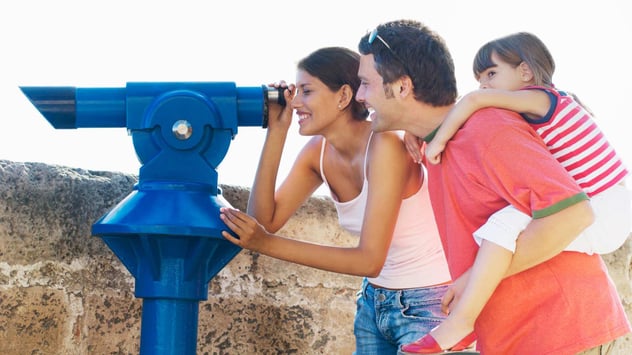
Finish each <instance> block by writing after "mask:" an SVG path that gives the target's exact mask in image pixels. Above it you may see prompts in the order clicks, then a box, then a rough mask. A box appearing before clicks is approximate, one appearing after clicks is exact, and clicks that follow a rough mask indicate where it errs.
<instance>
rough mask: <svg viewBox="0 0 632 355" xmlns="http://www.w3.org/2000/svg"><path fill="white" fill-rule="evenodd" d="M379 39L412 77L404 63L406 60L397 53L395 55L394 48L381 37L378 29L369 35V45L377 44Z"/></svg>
mask: <svg viewBox="0 0 632 355" xmlns="http://www.w3.org/2000/svg"><path fill="white" fill-rule="evenodd" d="M376 38H377V39H379V40H380V42H382V44H383V45H384V47H386V49H388V51H389V52H390V53H391V54H392V55H393V57H395V59H397V60H398V61H399V62H400V63H401V64H402V66H403V67H404V70H405V71H406V73H408V75H410V72H409V71H408V67H407V66H406V62H404V60H403V59H402V58H400V56H398V55H397V53H395V51H394V50H393V48H391V46H390V44H388V43H387V42H386V41H385V40H384V38H382V36H380V35H379V33H377V27H376V28H374V29H373V31H371V33H370V34H369V40H368V42H369V44H370V45H373V42H375V39H376Z"/></svg>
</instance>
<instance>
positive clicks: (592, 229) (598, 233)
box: [474, 185, 632, 254]
mask: <svg viewBox="0 0 632 355" xmlns="http://www.w3.org/2000/svg"><path fill="white" fill-rule="evenodd" d="M590 203H591V205H592V208H593V211H594V213H595V222H594V223H593V224H592V225H590V226H589V227H588V228H586V229H585V230H584V231H583V232H582V233H581V234H580V235H579V236H578V237H577V238H576V239H575V240H574V241H573V242H571V244H569V245H568V246H567V247H566V249H564V250H567V251H578V252H582V253H587V254H593V253H597V254H608V253H611V252H613V251H615V250H617V249H618V248H619V247H621V245H623V243H625V241H626V240H627V238H628V237H629V236H630V232H631V229H632V193H631V192H630V190H628V189H627V188H626V187H625V186H623V185H615V186H613V187H611V188H609V189H608V190H606V191H603V192H600V193H599V194H598V195H596V196H594V197H593V198H591V200H590ZM530 221H531V217H530V216H529V215H526V214H524V213H522V212H520V211H518V210H517V209H516V208H514V207H513V206H511V205H509V206H507V207H505V208H503V209H501V210H500V211H497V212H496V213H494V214H493V215H491V216H490V217H489V219H488V220H487V222H486V223H485V224H484V225H483V226H481V227H480V228H479V229H477V230H476V231H475V232H474V240H476V242H477V243H478V244H479V245H480V244H481V242H482V240H483V239H485V240H489V241H491V242H493V243H495V244H498V245H500V246H501V247H503V248H505V249H508V250H510V251H511V252H514V251H515V250H516V239H518V235H520V233H521V232H522V231H523V230H524V229H525V228H526V227H527V224H529V222H530Z"/></svg>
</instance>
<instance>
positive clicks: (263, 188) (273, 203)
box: [248, 85, 322, 232]
mask: <svg viewBox="0 0 632 355" xmlns="http://www.w3.org/2000/svg"><path fill="white" fill-rule="evenodd" d="M294 90H295V88H294V86H293V85H290V87H289V90H286V91H285V92H284V95H285V99H286V101H287V102H288V103H289V102H291V98H292V95H293V93H294ZM269 117H270V119H269V122H268V129H267V132H266V139H265V142H264V144H263V148H262V150H261V157H260V159H259V165H258V167H257V172H256V174H255V179H254V182H253V185H252V188H251V191H250V196H249V199H248V213H249V214H250V215H252V216H254V217H255V218H257V219H258V221H259V222H260V223H261V224H262V225H263V226H264V227H265V228H266V229H267V230H269V231H272V232H275V231H277V230H279V229H280V228H281V227H282V226H283V225H284V224H285V223H286V222H287V220H288V219H289V218H290V216H292V214H293V213H294V212H295V211H296V210H297V209H298V208H299V207H300V206H301V204H303V202H305V200H306V199H307V198H308V197H309V196H310V195H311V194H312V193H313V192H314V191H315V190H316V188H318V186H319V185H320V184H321V183H322V181H321V180H320V176H318V175H317V173H316V172H315V171H314V169H313V164H314V162H313V159H317V157H315V156H314V149H316V147H315V144H316V143H317V142H315V141H314V140H312V141H310V142H309V143H308V144H307V145H306V146H305V147H304V148H303V149H302V150H301V152H300V153H299V155H298V156H297V158H296V161H295V162H294V164H293V166H292V169H291V170H290V173H289V174H288V176H287V177H286V178H285V180H284V182H283V184H282V185H281V186H280V187H279V190H278V191H275V189H276V181H277V174H278V171H279V165H280V162H281V157H282V154H283V149H284V146H285V141H286V138H287V134H288V129H289V127H290V124H291V122H292V108H291V107H290V105H289V104H288V105H287V106H285V107H280V106H279V105H276V104H272V105H270V112H269Z"/></svg>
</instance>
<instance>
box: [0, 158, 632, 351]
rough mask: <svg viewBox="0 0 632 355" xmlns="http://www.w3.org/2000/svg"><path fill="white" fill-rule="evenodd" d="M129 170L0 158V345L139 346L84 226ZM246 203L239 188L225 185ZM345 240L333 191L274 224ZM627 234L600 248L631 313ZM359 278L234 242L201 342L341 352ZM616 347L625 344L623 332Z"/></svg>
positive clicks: (108, 264) (116, 193)
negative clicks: (615, 246)
mask: <svg viewBox="0 0 632 355" xmlns="http://www.w3.org/2000/svg"><path fill="white" fill-rule="evenodd" d="M135 182H136V176H133V175H127V174H121V173H114V172H96V171H88V170H83V169H72V168H67V167H61V166H51V165H45V164H40V163H17V162H10V161H2V160H0V354H20V355H22V354H71V355H74V354H138V352H139V349H140V344H139V341H140V316H141V305H142V302H141V300H140V299H136V298H135V297H134V278H133V277H132V276H131V275H130V273H129V272H128V271H127V269H126V268H125V267H124V266H123V265H122V264H121V263H120V262H119V260H118V258H117V257H116V256H115V255H114V254H113V253H112V252H111V250H110V249H109V248H108V247H107V246H106V245H105V244H104V243H103V242H102V241H101V239H100V238H98V237H94V236H91V233H90V229H91V225H92V223H94V222H95V221H96V220H97V219H98V218H99V217H101V216H102V215H103V214H105V213H106V212H107V211H108V210H109V209H110V208H112V207H113V206H114V205H115V204H117V203H118V202H119V201H120V200H122V199H123V197H125V196H126V195H127V194H128V193H129V192H130V191H131V189H132V186H133V184H134V183H135ZM222 188H223V195H224V197H225V198H226V199H227V200H228V201H229V202H230V203H231V204H232V205H233V206H235V207H237V208H240V209H245V204H246V201H247V196H248V189H246V188H243V187H234V186H222ZM280 233H282V234H283V235H286V236H290V237H296V238H302V239H307V240H312V241H318V242H321V243H332V244H340V245H352V244H353V243H354V240H353V238H352V237H351V236H349V235H348V234H346V233H344V231H343V230H342V229H340V228H339V226H338V224H337V222H336V215H335V210H334V208H333V205H332V204H331V201H330V200H328V199H327V198H324V197H314V198H311V199H310V200H309V201H308V203H307V204H306V205H305V206H304V207H303V208H301V209H300V210H299V211H298V212H297V214H296V215H295V216H294V217H293V218H292V219H291V220H290V222H289V223H288V224H287V225H286V227H284V229H283V230H282V231H281V232H280ZM631 255H632V249H631V246H630V243H627V244H626V245H625V246H624V247H622V248H621V249H620V250H618V251H617V252H615V253H613V254H611V255H607V256H605V257H604V259H605V260H606V262H607V263H608V267H609V268H610V272H611V275H612V277H613V279H614V280H615V283H616V285H617V288H618V290H619V292H620V295H621V297H622V299H623V303H624V305H625V307H626V309H627V311H628V314H629V315H631V316H632V308H631V302H632V289H631V288H632V286H631V283H630V263H631ZM359 283H360V278H358V277H351V276H344V275H338V274H334V273H328V272H324V271H319V270H314V269H311V268H307V267H302V266H298V265H293V264H289V263H286V262H283V261H279V260H275V259H272V258H269V257H266V256H262V255H258V254H256V253H252V252H249V251H241V252H240V253H239V254H238V255H237V256H236V257H235V258H234V259H233V260H232V261H231V262H230V263H229V264H228V265H227V266H226V267H225V268H224V269H223V270H222V271H221V272H220V273H219V274H217V275H216V276H215V277H214V278H213V279H212V280H211V282H210V284H209V294H208V300H206V301H201V302H200V304H199V325H198V343H197V353H198V354H350V353H351V352H352V351H353V347H354V346H353V334H352V324H353V314H354V311H355V304H354V299H355V293H356V289H357V287H358V286H359ZM615 350H616V352H615V354H628V353H632V339H623V340H622V341H620V342H619V343H618V344H617V349H615Z"/></svg>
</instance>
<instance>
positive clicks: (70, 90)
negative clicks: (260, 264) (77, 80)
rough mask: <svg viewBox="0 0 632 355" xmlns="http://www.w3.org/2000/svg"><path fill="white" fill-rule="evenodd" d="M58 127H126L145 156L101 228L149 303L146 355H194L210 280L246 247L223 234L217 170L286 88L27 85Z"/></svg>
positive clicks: (95, 229)
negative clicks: (240, 132)
mask: <svg viewBox="0 0 632 355" xmlns="http://www.w3.org/2000/svg"><path fill="white" fill-rule="evenodd" d="M21 90H22V92H23V93H24V94H25V95H26V96H27V97H28V98H29V100H30V101H31V103H33V105H34V106H35V107H36V108H37V109H38V110H39V111H40V112H41V113H42V115H43V116H44V117H45V118H46V119H47V120H48V121H49V122H50V123H51V124H52V126H53V127H54V128H57V129H75V128H104V127H125V128H127V130H128V132H129V134H130V135H131V136H132V140H133V144H134V149H135V151H136V154H137V156H138V159H139V161H140V162H141V164H142V165H141V168H140V172H139V179H138V182H137V183H136V184H135V185H134V188H133V191H132V192H131V193H130V194H129V195H128V196H127V197H125V198H124V199H123V200H122V201H121V202H119V203H118V204H117V205H116V206H115V207H114V208H113V209H112V210H110V211H109V212H108V213H106V214H105V215H104V216H102V217H101V218H100V219H99V220H98V221H96V222H95V223H94V224H93V226H92V234H93V235H95V236H98V237H100V238H102V239H103V241H104V242H105V243H106V244H107V245H108V247H109V248H110V249H111V250H112V251H113V252H114V253H115V254H116V255H117V257H118V258H119V259H120V260H121V262H122V263H123V264H124V265H125V267H126V268H127V269H128V270H129V272H130V273H131V274H132V275H133V276H134V278H135V281H136V284H135V296H136V297H137V298H142V299H143V310H142V319H141V341H140V353H141V354H143V355H144V354H147V355H149V354H151V355H154V354H159V355H162V354H164V355H167V354H168V355H176V354H183V355H190V354H195V352H196V348H197V328H198V308H199V302H200V301H201V300H206V299H207V297H208V283H209V282H210V280H211V279H212V278H213V277H214V276H215V275H216V274H217V273H218V272H219V271H220V270H221V269H222V268H223V267H224V266H225V265H226V264H227V263H228V262H230V261H231V260H232V259H233V258H234V257H235V255H237V253H238V252H239V251H240V250H241V249H240V248H239V247H238V246H236V245H234V244H232V243H230V242H228V241H226V240H225V239H224V238H223V237H222V236H221V231H222V230H228V228H227V227H226V226H225V225H224V223H223V222H222V221H221V220H220V218H219V209H220V207H222V206H229V203H228V202H227V201H226V200H224V199H223V198H222V196H221V191H220V189H219V187H218V183H217V170H216V169H217V167H218V165H219V164H220V163H221V161H222V160H223V158H224V157H225V156H226V153H227V151H228V148H229V146H230V142H231V140H232V139H233V138H234V137H235V135H236V134H237V128H238V126H259V127H263V128H265V127H267V119H268V108H269V105H270V104H280V105H285V101H284V99H283V95H282V91H281V90H276V89H268V88H267V87H266V86H261V87H237V86H236V85H235V84H234V83H228V82H155V83H154V82H138V83H127V85H126V87H124V88H76V87H21Z"/></svg>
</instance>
